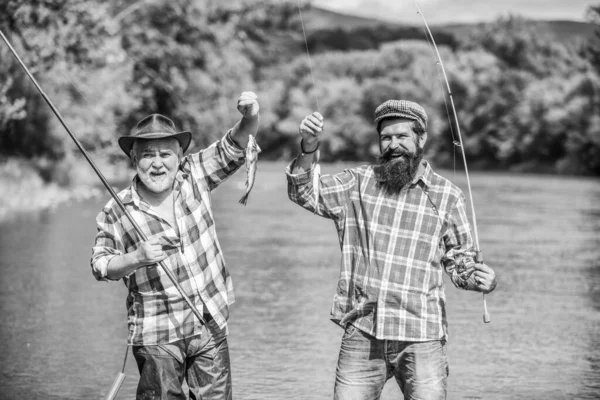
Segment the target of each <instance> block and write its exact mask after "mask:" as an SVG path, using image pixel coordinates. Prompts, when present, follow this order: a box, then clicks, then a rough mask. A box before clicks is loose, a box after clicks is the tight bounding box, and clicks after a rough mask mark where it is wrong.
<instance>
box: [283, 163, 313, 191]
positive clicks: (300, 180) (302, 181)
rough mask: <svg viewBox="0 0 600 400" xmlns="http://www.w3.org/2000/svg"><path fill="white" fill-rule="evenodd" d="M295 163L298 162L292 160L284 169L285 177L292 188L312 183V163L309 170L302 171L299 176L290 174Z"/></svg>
mask: <svg viewBox="0 0 600 400" xmlns="http://www.w3.org/2000/svg"><path fill="white" fill-rule="evenodd" d="M296 161H298V159H297V158H296V159H294V161H292V162H291V163H290V164H289V165H288V166H287V167H286V168H285V174H286V176H287V180H288V182H289V183H290V184H291V185H294V186H299V185H306V184H307V183H310V182H311V181H312V175H313V171H314V169H315V164H314V163H313V164H311V165H310V169H309V170H308V171H304V172H302V173H299V174H292V169H293V168H294V164H296Z"/></svg>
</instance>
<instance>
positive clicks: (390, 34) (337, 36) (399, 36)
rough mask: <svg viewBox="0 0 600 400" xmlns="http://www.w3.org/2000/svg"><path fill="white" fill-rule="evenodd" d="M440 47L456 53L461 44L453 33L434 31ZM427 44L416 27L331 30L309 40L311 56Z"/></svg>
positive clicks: (382, 26)
mask: <svg viewBox="0 0 600 400" xmlns="http://www.w3.org/2000/svg"><path fill="white" fill-rule="evenodd" d="M432 33H433V35H434V38H435V42H436V44H437V45H438V46H448V47H450V48H451V49H452V50H456V48H457V47H458V44H459V40H458V39H457V38H456V36H455V35H454V34H453V33H450V32H447V31H446V30H444V29H435V28H434V29H433V32H432ZM412 39H414V40H426V35H425V30H424V28H418V27H415V26H390V25H387V24H381V25H379V26H364V27H357V28H352V29H347V28H339V27H338V28H332V29H320V30H318V31H316V32H314V33H311V34H310V35H308V37H307V40H306V41H307V43H308V49H309V51H310V52H311V53H317V52H325V51H335V50H339V51H349V50H369V49H378V48H379V46H381V45H382V44H384V43H387V42H393V41H397V40H412Z"/></svg>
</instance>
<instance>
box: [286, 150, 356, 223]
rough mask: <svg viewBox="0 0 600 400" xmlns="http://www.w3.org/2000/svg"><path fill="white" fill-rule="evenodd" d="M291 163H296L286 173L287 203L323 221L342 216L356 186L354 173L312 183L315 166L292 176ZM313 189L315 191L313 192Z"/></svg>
mask: <svg viewBox="0 0 600 400" xmlns="http://www.w3.org/2000/svg"><path fill="white" fill-rule="evenodd" d="M294 163H295V160H294V161H293V162H292V163H291V164H290V165H288V167H287V168H286V170H285V173H286V176H287V181H288V197H289V199H290V200H291V201H293V202H294V203H296V204H298V205H299V206H301V207H303V208H305V209H307V210H309V211H311V212H313V213H315V214H317V215H319V216H321V217H324V218H330V219H336V218H340V217H341V216H342V215H344V212H345V210H346V206H347V204H348V201H349V199H350V194H351V192H352V190H354V188H355V185H356V177H355V174H354V172H353V171H352V170H344V171H343V172H340V173H338V174H335V175H321V176H319V177H318V179H313V178H314V174H315V166H314V165H312V166H311V168H310V169H309V170H308V171H305V172H302V173H299V174H293V173H292V170H293V168H294ZM313 181H314V182H315V183H313ZM315 185H318V187H316V188H315V187H314V186H315ZM315 193H316V194H315Z"/></svg>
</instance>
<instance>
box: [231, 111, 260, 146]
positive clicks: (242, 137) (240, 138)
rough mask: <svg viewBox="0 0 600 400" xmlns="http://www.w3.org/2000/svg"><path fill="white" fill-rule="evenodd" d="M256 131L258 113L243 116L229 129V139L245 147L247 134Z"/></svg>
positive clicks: (252, 133)
mask: <svg viewBox="0 0 600 400" xmlns="http://www.w3.org/2000/svg"><path fill="white" fill-rule="evenodd" d="M257 131H258V115H256V116H253V117H248V118H246V117H243V118H242V119H241V120H239V122H238V123H237V124H235V126H234V127H233V129H232V130H231V140H233V141H234V142H235V144H237V145H238V146H240V147H241V148H243V149H245V148H246V146H247V145H248V135H255V136H256V132H257Z"/></svg>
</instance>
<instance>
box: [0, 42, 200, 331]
mask: <svg viewBox="0 0 600 400" xmlns="http://www.w3.org/2000/svg"><path fill="white" fill-rule="evenodd" d="M0 36H2V40H4V42H5V43H6V45H7V46H8V48H9V49H10V51H11V52H12V54H13V55H14V56H15V58H16V59H17V61H18V62H19V64H20V65H21V67H23V70H25V73H26V74H27V76H29V78H30V79H31V81H32V82H33V84H34V85H35V87H36V88H37V89H38V91H39V92H40V94H41V95H42V97H43V98H44V100H45V101H46V103H47V104H48V106H50V108H51V109H52V112H54V115H56V117H57V118H58V119H59V121H60V123H61V124H62V126H63V127H64V128H65V130H66V131H67V133H68V134H69V136H70V137H71V139H73V141H74V142H75V144H76V145H77V148H79V150H80V151H81V153H82V154H83V156H84V157H85V159H86V160H87V161H88V163H89V164H90V166H91V167H92V169H93V170H94V172H95V173H96V175H98V178H100V180H101V181H102V184H103V185H104V187H105V188H106V189H107V190H108V192H109V193H110V195H111V196H112V198H113V199H114V200H115V202H116V203H117V205H118V206H119V208H120V209H121V211H123V213H124V214H125V216H126V217H127V219H128V220H129V222H131V224H132V225H133V227H134V229H135V231H136V232H137V234H138V235H139V236H140V238H141V239H142V241H144V242H145V241H147V240H148V237H147V236H146V234H144V232H143V231H142V229H141V228H140V226H139V225H138V224H137V222H135V220H134V219H133V217H132V216H131V214H130V213H129V211H127V209H126V208H125V205H124V204H123V202H122V201H121V199H120V198H119V196H117V194H116V193H115V191H114V190H113V188H112V187H111V186H110V185H109V183H108V181H107V180H106V179H105V178H104V175H102V173H101V172H100V170H99V169H98V167H96V164H95V163H94V161H92V159H91V158H90V157H89V155H88V154H87V152H86V151H85V149H84V148H83V146H82V145H81V143H80V142H79V140H78V139H77V138H76V137H75V135H73V133H72V132H71V130H70V129H69V127H68V126H67V124H66V123H65V121H64V120H63V118H62V116H61V115H60V113H59V112H58V110H57V109H56V107H54V104H52V102H51V101H50V99H49V98H48V96H47V95H46V93H44V91H43V90H42V88H41V87H40V85H39V84H38V83H37V81H36V79H35V78H34V77H33V75H32V74H31V72H29V69H28V68H27V66H26V65H25V64H24V63H23V61H22V60H21V58H20V57H19V55H18V54H17V52H16V51H15V49H14V48H13V46H12V45H11V44H10V42H9V41H8V39H7V38H6V36H5V35H4V33H3V32H2V30H0ZM158 264H159V266H160V267H161V268H162V269H163V271H164V272H165V274H166V275H167V276H168V277H169V279H170V280H171V282H172V283H173V285H174V286H175V287H176V288H177V290H178V291H179V293H180V294H181V297H183V299H184V300H185V302H186V303H187V304H188V306H189V307H190V309H191V310H192V312H193V313H194V315H195V316H196V318H198V321H200V323H201V324H202V325H205V324H206V321H205V320H204V318H203V317H202V314H200V312H199V311H198V309H197V308H196V306H195V305H194V304H193V303H192V301H191V300H190V298H189V297H188V296H187V295H186V294H185V292H184V291H183V288H182V287H181V285H180V284H179V282H177V279H176V278H175V276H174V275H173V273H172V272H171V271H170V270H169V269H168V268H167V266H166V265H165V263H164V261H160V262H159V263H158Z"/></svg>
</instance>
